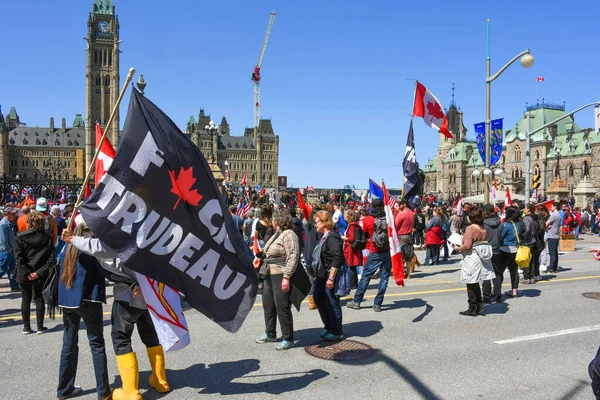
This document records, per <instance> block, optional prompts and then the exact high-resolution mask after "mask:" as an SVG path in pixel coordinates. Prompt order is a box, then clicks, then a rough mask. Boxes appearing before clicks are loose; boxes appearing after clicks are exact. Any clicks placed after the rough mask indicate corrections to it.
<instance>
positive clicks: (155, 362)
mask: <svg viewBox="0 0 600 400" xmlns="http://www.w3.org/2000/svg"><path fill="white" fill-rule="evenodd" d="M146 350H147V351H148V360H150V367H152V375H150V379H148V383H149V384H150V386H152V387H153V388H154V389H156V391H157V392H159V393H165V392H168V391H170V390H171V387H170V386H169V384H168V383H167V371H165V353H164V351H163V348H162V346H161V345H158V346H154V347H148V348H147V349H146Z"/></svg>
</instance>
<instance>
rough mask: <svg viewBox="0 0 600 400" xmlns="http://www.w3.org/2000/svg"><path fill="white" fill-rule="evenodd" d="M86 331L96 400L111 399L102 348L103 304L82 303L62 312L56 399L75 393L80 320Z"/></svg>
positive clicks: (104, 355)
mask: <svg viewBox="0 0 600 400" xmlns="http://www.w3.org/2000/svg"><path fill="white" fill-rule="evenodd" d="M82 319H83V322H84V323H85V327H86V329H87V336H88V341H89V343H90V350H91V351H92V362H93V363H94V372H95V375H96V393H97V394H98V398H99V399H104V398H106V397H108V396H109V395H110V386H109V383H108V368H107V366H106V350H105V347H104V334H103V318H102V304H101V303H92V302H83V303H82V305H81V307H79V308H71V309H69V308H63V324H64V333H63V347H62V351H61V354H60V368H59V372H58V388H57V397H61V396H66V395H69V394H71V393H72V392H73V390H74V389H75V376H76V375H77V359H78V356H79V346H78V344H77V342H78V341H79V324H80V322H81V320H82Z"/></svg>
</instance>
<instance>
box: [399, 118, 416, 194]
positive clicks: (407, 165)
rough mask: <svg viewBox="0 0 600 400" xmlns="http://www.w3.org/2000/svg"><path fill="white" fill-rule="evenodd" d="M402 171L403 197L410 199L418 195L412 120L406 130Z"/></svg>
mask: <svg viewBox="0 0 600 400" xmlns="http://www.w3.org/2000/svg"><path fill="white" fill-rule="evenodd" d="M402 169H403V171H404V189H403V190H404V197H405V198H410V197H414V196H416V195H418V194H419V163H418V162H417V154H416V152H415V134H414V132H413V124H412V120H411V121H410V128H409V129H408V138H407V139H406V150H404V162H403V163H402Z"/></svg>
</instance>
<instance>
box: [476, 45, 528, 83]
mask: <svg viewBox="0 0 600 400" xmlns="http://www.w3.org/2000/svg"><path fill="white" fill-rule="evenodd" d="M530 53H531V51H530V50H529V49H527V50H524V51H522V52H520V53H519V54H517V55H516V56H514V57H513V58H512V60H510V61H509V62H507V63H506V64H505V65H504V67H502V68H500V70H499V71H498V72H496V73H495V74H494V75H492V76H488V77H487V78H485V81H486V82H493V81H495V80H496V79H497V78H498V77H499V76H500V75H501V74H502V73H503V72H504V70H505V69H506V68H508V67H510V65H511V64H512V63H514V62H515V61H517V60H518V59H519V58H521V57H523V56H524V55H525V54H530Z"/></svg>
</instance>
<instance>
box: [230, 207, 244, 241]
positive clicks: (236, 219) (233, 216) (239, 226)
mask: <svg viewBox="0 0 600 400" xmlns="http://www.w3.org/2000/svg"><path fill="white" fill-rule="evenodd" d="M229 212H230V213H231V219H233V224H234V225H235V227H236V228H237V230H238V232H240V234H243V233H244V232H243V231H242V226H243V225H244V221H243V220H242V218H241V217H239V216H238V215H237V206H235V205H231V206H229Z"/></svg>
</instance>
